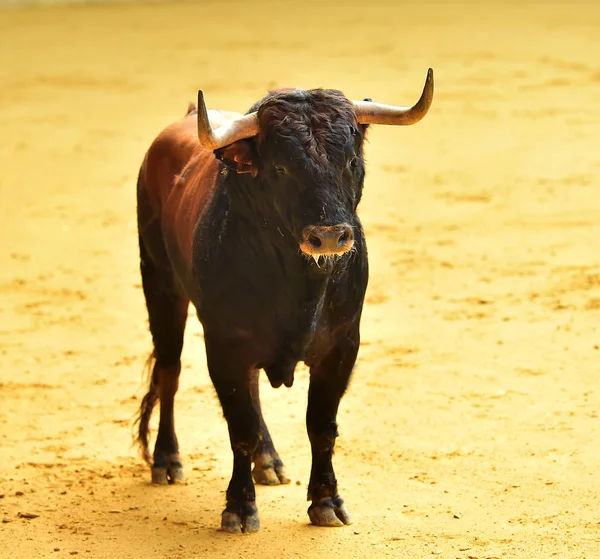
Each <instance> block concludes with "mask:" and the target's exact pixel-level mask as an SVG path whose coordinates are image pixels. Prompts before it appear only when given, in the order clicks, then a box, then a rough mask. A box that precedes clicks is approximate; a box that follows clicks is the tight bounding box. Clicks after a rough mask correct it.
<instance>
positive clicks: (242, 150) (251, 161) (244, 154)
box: [214, 139, 258, 177]
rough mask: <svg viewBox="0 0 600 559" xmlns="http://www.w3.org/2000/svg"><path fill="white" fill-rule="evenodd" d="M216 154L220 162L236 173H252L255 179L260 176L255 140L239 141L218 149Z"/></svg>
mask: <svg viewBox="0 0 600 559" xmlns="http://www.w3.org/2000/svg"><path fill="white" fill-rule="evenodd" d="M214 153H215V157H216V158H217V159H218V160H219V161H222V162H223V163H224V164H225V165H226V166H227V167H229V169H232V170H234V171H235V172H236V173H238V174H243V173H250V174H251V175H252V176H253V177H256V175H258V165H257V164H258V154H257V153H256V148H255V146H254V141H253V140H251V139H248V140H238V141H237V142H235V143H233V144H231V145H229V146H225V147H224V148H219V149H216V150H215V152H214Z"/></svg>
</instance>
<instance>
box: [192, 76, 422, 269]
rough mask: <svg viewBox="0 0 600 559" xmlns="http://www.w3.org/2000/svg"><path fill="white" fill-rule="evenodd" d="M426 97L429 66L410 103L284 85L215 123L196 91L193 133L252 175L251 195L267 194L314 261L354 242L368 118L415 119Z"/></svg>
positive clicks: (385, 120) (393, 121) (396, 121)
mask: <svg viewBox="0 0 600 559" xmlns="http://www.w3.org/2000/svg"><path fill="white" fill-rule="evenodd" d="M432 98H433V71H432V70H431V69H429V71H428V73H427V80H426V82H425V87H424V89H423V93H422V94H421V98H420V99H419V101H417V103H416V104H415V105H414V106H412V107H396V106H390V105H383V104H380V103H372V102H371V101H370V100H365V101H349V100H348V99H346V97H345V96H344V95H343V94H342V93H341V92H339V91H336V90H323V89H315V90H285V91H279V92H275V93H272V94H270V95H268V96H267V97H265V99H263V100H262V101H260V102H259V103H257V104H256V105H255V106H254V107H253V108H252V109H251V111H250V112H249V113H248V114H246V115H245V116H240V117H238V118H234V119H232V120H228V121H227V122H226V123H225V124H223V125H222V126H220V127H218V128H216V129H214V130H213V128H212V127H211V124H210V121H209V116H208V113H207V110H206V105H205V103H204V95H203V93H202V91H199V92H198V138H199V140H200V143H201V144H202V145H203V146H204V147H206V148H208V149H211V150H214V152H215V155H216V156H217V157H218V158H219V159H221V160H222V161H223V162H224V163H225V164H226V165H227V166H228V167H230V168H232V169H234V170H235V171H236V172H238V173H249V174H251V175H252V177H254V179H255V180H256V181H257V188H256V189H255V191H254V194H253V195H254V196H256V197H264V198H265V202H266V203H268V204H269V205H270V207H271V208H272V209H274V210H275V211H276V212H277V213H278V214H279V217H280V218H281V220H282V221H283V223H284V224H285V227H286V228H287V229H288V230H289V231H290V232H291V233H292V234H293V235H294V236H295V238H296V240H297V242H298V244H299V246H300V250H301V251H302V253H304V254H305V255H307V256H310V257H312V258H314V259H315V261H316V262H317V264H318V262H319V258H320V257H326V258H327V257H331V256H340V255H342V254H344V253H347V252H348V251H350V250H351V249H352V248H353V245H354V226H355V225H357V224H358V221H357V218H356V206H357V205H358V202H359V201H360V197H361V194H362V187H363V180H364V175H365V169H364V160H363V141H364V137H365V132H366V129H367V127H368V125H369V124H392V125H394V124H395V125H408V124H415V123H417V122H418V121H419V120H421V119H422V118H423V117H424V116H425V114H426V113H427V111H428V110H429V107H430V105H431V101H432Z"/></svg>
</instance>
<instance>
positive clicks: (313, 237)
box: [307, 233, 321, 248]
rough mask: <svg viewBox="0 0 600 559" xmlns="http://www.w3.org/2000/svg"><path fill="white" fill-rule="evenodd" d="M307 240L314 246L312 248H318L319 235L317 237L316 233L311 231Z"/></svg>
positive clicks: (319, 242)
mask: <svg viewBox="0 0 600 559" xmlns="http://www.w3.org/2000/svg"><path fill="white" fill-rule="evenodd" d="M307 241H308V242H309V243H310V244H311V245H312V246H313V247H314V248H319V247H320V246H321V239H319V237H317V236H316V235H314V234H313V233H311V234H310V235H309V236H308V239H307Z"/></svg>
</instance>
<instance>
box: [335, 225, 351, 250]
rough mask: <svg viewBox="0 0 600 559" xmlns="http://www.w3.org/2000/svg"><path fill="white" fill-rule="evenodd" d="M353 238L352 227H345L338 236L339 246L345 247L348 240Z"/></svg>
mask: <svg viewBox="0 0 600 559" xmlns="http://www.w3.org/2000/svg"><path fill="white" fill-rule="evenodd" d="M351 240H352V229H350V228H348V229H344V232H343V233H342V234H341V235H340V236H339V237H338V246H340V247H343V246H344V245H345V244H346V243H347V242H348V241H351Z"/></svg>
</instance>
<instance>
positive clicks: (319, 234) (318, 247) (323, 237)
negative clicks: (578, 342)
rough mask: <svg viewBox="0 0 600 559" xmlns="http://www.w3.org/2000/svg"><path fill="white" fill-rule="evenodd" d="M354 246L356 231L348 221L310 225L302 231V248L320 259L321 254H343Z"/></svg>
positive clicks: (316, 258) (316, 259) (306, 252)
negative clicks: (337, 223)
mask: <svg viewBox="0 0 600 559" xmlns="http://www.w3.org/2000/svg"><path fill="white" fill-rule="evenodd" d="M353 246H354V233H353V231H352V227H350V225H348V224H347V223H341V224H339V225H329V226H325V225H322V226H319V225H309V226H308V227H305V228H304V230H303V231H302V242H301V243H300V250H301V251H302V252H303V253H304V254H306V255H308V256H311V257H312V258H314V259H315V261H318V258H319V257H320V256H341V255H342V254H345V253H346V252H348V251H349V250H351V249H352V247H353Z"/></svg>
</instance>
